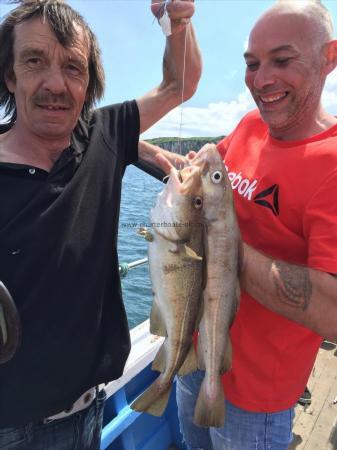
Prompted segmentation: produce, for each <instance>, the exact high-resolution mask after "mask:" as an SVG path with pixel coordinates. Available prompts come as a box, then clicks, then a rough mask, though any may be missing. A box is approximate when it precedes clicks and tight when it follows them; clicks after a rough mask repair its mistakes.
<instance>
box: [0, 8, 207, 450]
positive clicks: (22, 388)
mask: <svg viewBox="0 0 337 450" xmlns="http://www.w3.org/2000/svg"><path fill="white" fill-rule="evenodd" d="M152 3H153V5H152V11H153V13H154V14H155V15H158V16H160V15H162V13H163V10H164V8H163V7H162V5H160V4H158V3H157V2H155V1H153V2H152ZM166 11H167V13H168V14H169V16H170V18H171V28H172V35H171V36H170V37H169V38H168V39H167V45H166V51H165V58H164V79H163V81H162V83H161V84H160V85H159V86H158V87H157V88H155V89H154V90H153V91H151V92H150V93H148V94H146V95H144V96H143V97H142V98H140V99H138V100H137V101H127V102H125V103H122V104H117V105H112V106H107V107H104V108H101V109H98V110H95V111H94V110H93V109H92V107H93V105H94V103H95V101H96V100H98V99H99V98H101V97H102V94H103V87H104V73H103V69H102V66H101V62H100V56H99V50H98V46H97V42H96V39H95V36H94V35H93V33H92V32H91V30H90V29H89V27H88V26H87V24H86V23H85V22H84V20H83V18H82V17H81V16H80V15H79V14H78V13H77V12H75V11H74V10H73V9H72V8H70V7H69V6H68V5H67V4H66V3H64V2H63V1H61V0H39V1H36V0H34V1H33V0H26V1H24V2H22V4H21V5H19V6H18V7H17V8H16V9H14V10H12V11H11V13H10V14H9V15H8V16H7V17H6V18H5V19H4V21H3V22H2V24H1V26H0V107H2V108H5V113H6V118H7V119H8V121H7V123H6V124H5V125H2V126H1V128H0V206H1V208H0V280H1V281H2V282H3V283H4V285H5V286H7V288H8V290H9V292H10V293H11V295H12V297H13V299H14V301H15V303H16V306H17V309H18V312H19V316H20V319H21V323H22V342H21V346H20V347H19V348H18V350H17V352H16V354H15V355H14V357H13V358H12V359H11V360H9V361H8V362H6V363H5V364H2V365H0V448H1V449H3V448H6V449H7V448H13V449H14V448H15V449H29V450H32V449H33V450H47V449H55V450H59V449H72V448H78V449H80V450H85V449H89V448H90V449H96V448H99V438H100V430H101V419H102V404H103V395H104V394H102V393H99V394H97V392H96V390H95V386H97V385H99V384H100V383H104V382H108V381H109V380H112V379H116V378H118V377H119V376H120V375H121V374H122V371H123V367H124V363H125V361H126V358H127V356H128V353H129V349H130V341H129V332H128V327H127V321H126V317H125V311H124V307H123V304H122V299H121V290H120V280H119V274H118V261H117V252H116V235H117V226H118V216H119V204H120V191H121V180H122V177H123V174H124V170H125V167H126V166H127V165H128V164H130V163H132V162H135V161H137V159H138V156H139V157H140V158H141V159H142V158H143V159H145V160H146V161H148V162H152V163H155V161H156V152H157V151H159V150H158V149H157V148H155V147H153V149H152V151H151V148H150V150H149V149H148V148H147V150H146V152H145V151H142V147H140V151H139V155H138V151H137V146H138V138H139V134H140V133H141V132H143V131H144V130H146V129H147V128H148V127H150V126H151V125H152V124H153V123H154V122H156V121H157V120H158V119H160V118H161V117H162V116H163V115H164V114H166V113H167V112H168V111H169V110H171V109H172V108H173V107H175V106H176V105H178V104H179V102H180V96H181V84H182V78H183V57H182V56H183V51H184V44H185V33H186V43H187V47H186V48H187V53H186V58H187V59H186V73H185V99H186V98H188V97H190V96H191V95H192V94H193V93H194V91H195V89H196V86H197V83H198V80H199V77H200V71H201V62H200V55H199V51H198V47H197V44H196V41H195V38H194V34H193V28H192V25H191V24H188V25H187V23H188V22H189V19H190V17H191V16H192V15H193V12H194V6H193V1H192V0H176V1H175V2H173V3H169V4H168V5H167V9H166ZM165 15H166V12H165ZM95 396H96V398H95ZM94 398H95V399H94ZM93 399H94V401H93ZM88 405H89V406H88ZM75 411H76V412H75ZM76 430H77V431H76ZM78 430H80V431H79V432H78Z"/></svg>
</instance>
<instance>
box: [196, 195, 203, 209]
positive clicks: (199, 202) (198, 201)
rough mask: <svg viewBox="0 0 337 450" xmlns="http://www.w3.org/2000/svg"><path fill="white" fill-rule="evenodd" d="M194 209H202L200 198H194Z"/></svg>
mask: <svg viewBox="0 0 337 450" xmlns="http://www.w3.org/2000/svg"><path fill="white" fill-rule="evenodd" d="M194 207H195V208H197V209H200V208H202V198H201V197H195V199H194Z"/></svg>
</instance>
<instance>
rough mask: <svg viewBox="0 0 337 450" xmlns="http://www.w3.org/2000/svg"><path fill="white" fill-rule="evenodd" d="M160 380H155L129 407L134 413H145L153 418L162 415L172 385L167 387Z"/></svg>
mask: <svg viewBox="0 0 337 450" xmlns="http://www.w3.org/2000/svg"><path fill="white" fill-rule="evenodd" d="M160 378H161V377H159V378H157V380H156V381H155V382H154V383H152V384H151V386H150V387H148V388H147V389H146V391H145V392H143V394H141V395H140V396H139V397H138V398H137V399H136V400H135V401H134V402H132V404H131V405H130V406H131V408H132V409H133V410H134V411H139V412H147V413H149V414H151V415H153V416H161V415H162V414H163V413H164V411H165V408H166V406H167V403H168V400H169V397H170V393H171V389H172V383H170V384H169V385H167V384H166V383H165V384H162V383H161V382H160Z"/></svg>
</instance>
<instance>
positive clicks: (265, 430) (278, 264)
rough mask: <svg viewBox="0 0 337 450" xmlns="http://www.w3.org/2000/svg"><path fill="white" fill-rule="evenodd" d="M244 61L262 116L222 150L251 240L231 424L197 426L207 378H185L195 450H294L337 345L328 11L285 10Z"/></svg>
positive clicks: (334, 54) (311, 5)
mask: <svg viewBox="0 0 337 450" xmlns="http://www.w3.org/2000/svg"><path fill="white" fill-rule="evenodd" d="M244 58H245V61H246V65H247V68H246V75H245V81H246V84H247V86H248V88H249V90H250V92H251V94H252V96H253V98H254V101H255V103H256V105H257V109H256V110H254V111H252V112H250V113H248V114H247V115H246V116H245V117H244V118H243V119H242V120H241V122H240V123H239V125H238V126H237V127H236V129H235V130H234V131H233V132H232V133H231V134H230V135H229V136H227V137H226V138H225V139H224V140H223V141H221V142H220V143H219V144H218V150H219V152H220V153H221V155H222V156H223V158H224V161H225V164H226V166H227V168H228V174H229V178H230V180H231V182H232V188H233V193H234V201H235V207H236V211H237V215H238V220H239V226H240V229H241V233H242V238H243V241H244V260H243V271H242V274H241V289H242V294H241V304H240V309H239V312H238V314H237V316H236V319H235V321H234V324H233V326H232V328H231V340H232V345H233V361H232V369H231V370H230V371H229V372H227V373H226V374H225V375H224V376H223V378H222V380H223V387H224V394H225V399H226V400H225V402H226V417H225V425H224V427H223V428H210V429H207V428H201V427H197V426H195V425H194V424H193V414H194V409H195V403H196V398H197V396H198V392H199V389H200V384H201V382H202V379H203V376H204V373H203V372H201V371H198V372H196V373H194V374H192V375H188V376H185V377H181V378H180V379H179V381H178V389H177V400H178V405H179V416H180V422H181V427H182V431H183V435H184V439H185V441H186V443H187V446H188V449H204V450H212V449H215V450H220V449H221V450H226V449H228V450H229V449H230V450H253V449H254V450H256V449H258V450H262V449H266V450H267V449H272V450H281V449H282V450H285V449H286V448H287V447H288V445H289V444H290V442H291V441H292V421H293V416H294V405H295V404H296V401H297V400H298V398H299V397H300V395H301V394H302V393H303V391H304V388H305V386H306V383H307V380H308V377H309V375H310V372H311V370H312V367H313V364H314V361H315V358H316V354H317V351H318V348H319V346H320V344H321V342H322V337H323V336H324V337H326V338H329V339H333V340H335V339H337V279H336V278H335V276H336V275H335V274H336V273H337V257H336V254H337V202H336V191H337V151H336V149H337V119H336V117H334V116H333V115H331V114H329V113H328V112H327V111H326V110H325V109H324V108H323V106H322V102H321V97H322V91H323V87H324V83H325V80H326V77H327V75H328V74H329V73H331V72H332V71H333V70H334V69H335V67H336V65H337V41H336V40H334V39H333V25H332V20H331V16H330V14H329V12H328V11H327V10H326V8H325V7H324V6H323V5H322V4H321V3H320V2H318V1H301V2H300V1H296V2H294V1H279V2H277V3H276V4H275V5H274V6H273V7H272V8H271V9H269V10H268V11H267V12H266V13H265V14H264V15H263V16H262V17H261V18H260V19H259V20H258V21H257V23H256V24H255V26H254V28H253V29H252V31H251V33H250V36H249V43H248V48H247V51H246V52H245V54H244ZM224 120H225V118H224ZM217 401H219V402H222V401H223V400H222V399H221V396H219V397H218V400H217ZM215 406H216V405H213V407H215ZM202 407H203V408H204V410H206V409H207V408H209V405H207V404H204V405H202Z"/></svg>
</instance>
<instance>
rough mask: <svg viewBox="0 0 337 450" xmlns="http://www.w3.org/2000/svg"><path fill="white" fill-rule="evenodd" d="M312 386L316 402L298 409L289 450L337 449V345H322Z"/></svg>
mask: <svg viewBox="0 0 337 450" xmlns="http://www.w3.org/2000/svg"><path fill="white" fill-rule="evenodd" d="M308 387H309V389H310V391H311V395H312V402H311V405H309V406H306V407H303V406H301V405H297V406H296V415H295V421H294V430H293V431H294V441H293V443H292V444H291V445H290V446H289V448H288V450H337V347H336V344H334V343H330V342H327V341H324V343H323V344H322V346H321V348H320V350H319V352H318V355H317V358H316V362H315V366H314V369H313V371H312V374H311V377H310V379H309V382H308ZM335 402H336V403H335Z"/></svg>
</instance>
